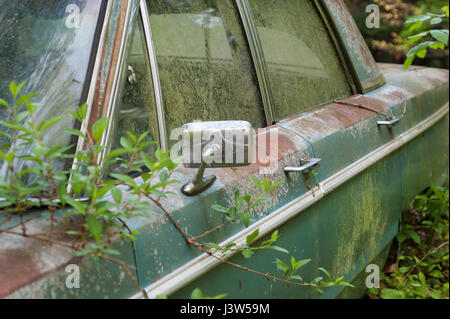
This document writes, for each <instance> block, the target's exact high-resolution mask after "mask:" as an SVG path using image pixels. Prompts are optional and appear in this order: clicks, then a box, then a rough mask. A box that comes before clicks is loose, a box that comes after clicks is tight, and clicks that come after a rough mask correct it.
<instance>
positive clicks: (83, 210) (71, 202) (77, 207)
mask: <svg viewBox="0 0 450 319" xmlns="http://www.w3.org/2000/svg"><path fill="white" fill-rule="evenodd" d="M66 202H67V203H68V204H69V205H70V206H72V207H73V208H75V210H76V211H78V212H79V213H80V214H82V215H84V214H85V213H86V207H85V205H84V204H83V203H81V202H78V201H76V200H74V199H72V198H70V197H69V196H67V197H66Z"/></svg>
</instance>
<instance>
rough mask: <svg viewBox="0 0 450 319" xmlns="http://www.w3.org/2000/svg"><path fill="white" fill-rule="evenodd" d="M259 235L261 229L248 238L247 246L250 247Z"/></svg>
mask: <svg viewBox="0 0 450 319" xmlns="http://www.w3.org/2000/svg"><path fill="white" fill-rule="evenodd" d="M258 235H259V228H257V229H256V230H255V231H254V232H253V233H251V234H250V235H248V236H247V238H246V241H247V245H248V246H250V245H251V244H252V243H253V241H254V240H255V239H256V237H258Z"/></svg>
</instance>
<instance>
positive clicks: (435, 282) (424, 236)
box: [369, 180, 449, 299]
mask: <svg viewBox="0 0 450 319" xmlns="http://www.w3.org/2000/svg"><path fill="white" fill-rule="evenodd" d="M448 199H449V189H448V180H447V186H446V187H439V186H434V185H432V186H431V187H430V188H429V189H428V190H427V191H426V192H425V193H424V194H421V195H418V196H417V197H416V198H415V200H414V202H413V203H412V205H411V207H410V209H409V210H408V211H407V212H406V214H405V218H404V221H403V223H402V225H401V229H400V231H399V233H398V235H397V242H398V245H399V248H398V249H399V256H398V258H397V261H396V262H395V263H394V264H393V267H392V266H391V267H389V268H391V269H390V270H389V268H388V271H385V273H384V274H382V277H381V279H382V286H383V287H382V289H374V288H372V289H370V291H369V293H370V295H371V296H372V297H374V298H383V299H403V298H408V299H417V298H418V299H423V298H433V299H448V298H449V287H448V276H449V272H448V269H449V268H448V267H449V264H448V255H449V253H448V252H449V248H448V242H449V224H448V218H449V202H448Z"/></svg>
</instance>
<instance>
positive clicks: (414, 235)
mask: <svg viewBox="0 0 450 319" xmlns="http://www.w3.org/2000/svg"><path fill="white" fill-rule="evenodd" d="M405 233H406V234H407V235H408V236H409V237H410V238H411V239H412V240H413V241H414V242H415V243H416V244H418V245H420V244H421V243H422V240H421V239H420V236H419V234H417V233H416V232H415V231H413V230H409V229H408V230H405Z"/></svg>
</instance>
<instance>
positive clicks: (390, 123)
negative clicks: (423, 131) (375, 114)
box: [377, 117, 400, 128]
mask: <svg viewBox="0 0 450 319" xmlns="http://www.w3.org/2000/svg"><path fill="white" fill-rule="evenodd" d="M398 122H400V118H399V117H393V118H392V119H390V120H385V121H378V122H377V124H378V125H386V126H387V127H388V128H391V127H393V126H394V125H396V124H398Z"/></svg>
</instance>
